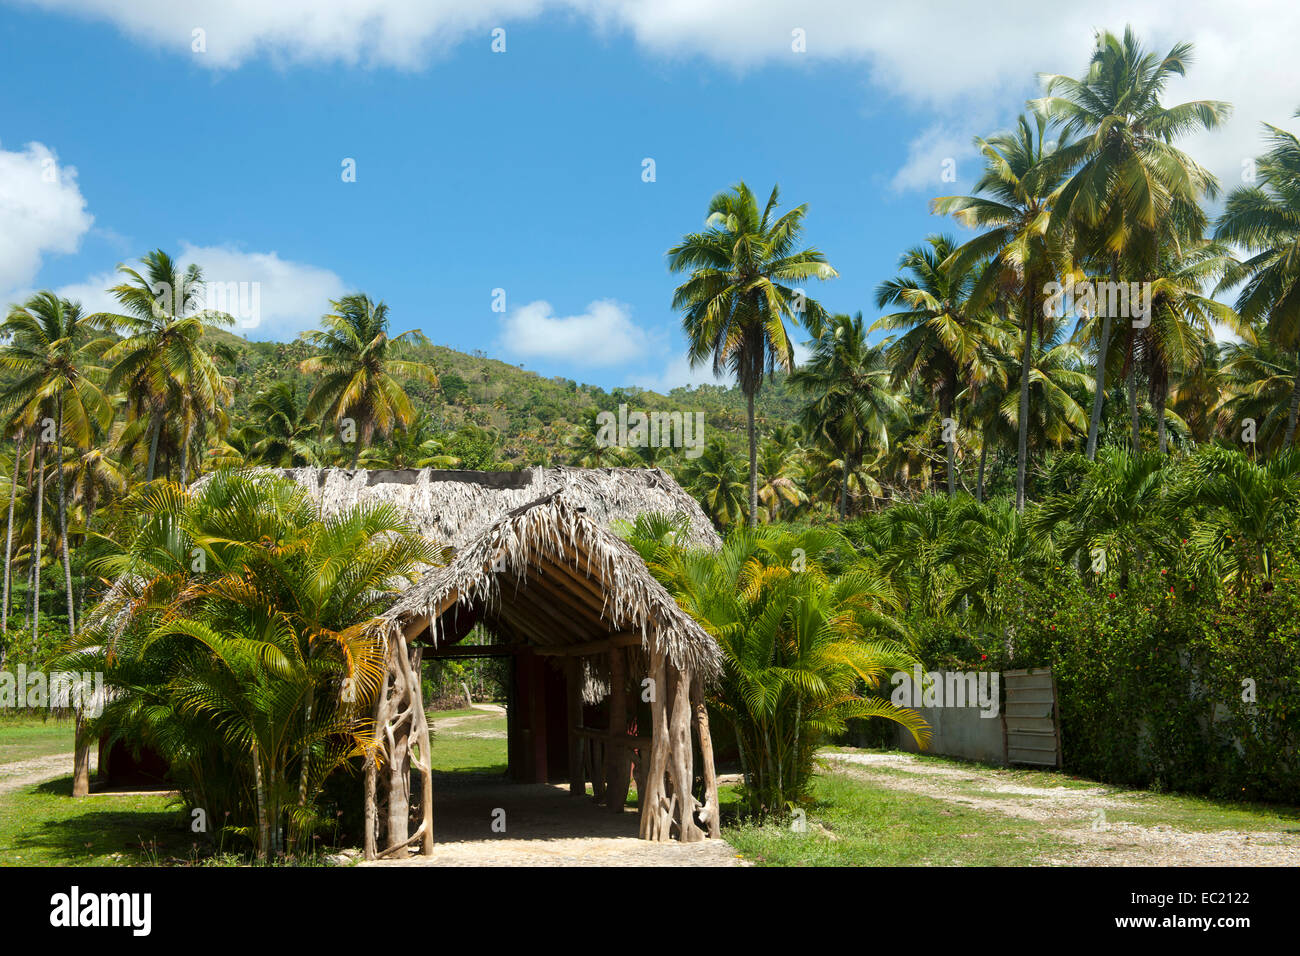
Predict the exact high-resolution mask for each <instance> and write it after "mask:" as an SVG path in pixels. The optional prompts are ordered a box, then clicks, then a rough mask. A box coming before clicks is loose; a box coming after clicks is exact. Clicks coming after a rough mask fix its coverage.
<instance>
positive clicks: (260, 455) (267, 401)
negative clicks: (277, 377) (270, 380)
mask: <svg viewBox="0 0 1300 956" xmlns="http://www.w3.org/2000/svg"><path fill="white" fill-rule="evenodd" d="M248 412H249V415H250V417H251V418H252V419H253V420H254V421H253V423H252V424H251V427H252V429H253V432H252V435H253V436H256V437H254V440H253V444H252V447H251V449H250V451H251V452H252V454H253V456H254V457H255V458H256V460H258V461H260V462H262V463H263V464H266V465H271V466H272V467H277V468H280V467H288V468H292V467H295V466H297V465H314V464H316V461H315V459H314V458H313V455H312V451H313V449H312V447H311V445H310V444H309V442H311V440H312V439H313V438H315V437H316V436H317V434H318V433H319V432H320V425H319V424H317V423H316V422H312V421H308V420H307V418H306V416H305V415H303V414H302V411H301V409H300V408H299V407H298V399H297V396H296V395H295V394H294V387H293V384H292V383H291V382H283V381H282V382H275V383H274V384H272V385H271V386H270V387H269V388H267V389H265V390H264V391H262V392H260V393H259V394H258V396H257V397H256V398H254V399H253V402H252V404H251V405H249V409H248Z"/></svg>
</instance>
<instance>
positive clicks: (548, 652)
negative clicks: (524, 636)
mask: <svg viewBox="0 0 1300 956" xmlns="http://www.w3.org/2000/svg"><path fill="white" fill-rule="evenodd" d="M634 646H635V647H640V646H641V635H640V634H615V635H613V636H612V637H607V638H602V639H601V640H599V641H587V642H586V643H583V644H565V645H563V646H561V647H539V648H537V649H536V650H535V653H537V654H540V655H541V656H543V657H586V656H587V655H588V654H601V653H604V652H605V651H610V650H614V649H617V648H624V647H634Z"/></svg>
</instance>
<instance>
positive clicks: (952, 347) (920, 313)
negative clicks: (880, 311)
mask: <svg viewBox="0 0 1300 956" xmlns="http://www.w3.org/2000/svg"><path fill="white" fill-rule="evenodd" d="M955 251H956V245H955V244H954V242H953V240H952V237H950V236H937V235H936V236H930V237H929V238H928V239H927V240H926V244H925V245H922V246H915V247H913V248H911V249H909V250H907V252H905V253H904V254H903V257H902V259H901V261H900V262H899V268H900V269H902V270H904V272H905V273H907V274H904V275H900V276H897V277H895V278H893V279H888V280H886V281H884V282H882V283H881V284H880V285H879V286H878V287H877V288H876V306H877V308H884V307H885V306H887V305H893V306H902V307H904V311H901V312H894V313H891V314H890V315H884V316H881V317H880V318H879V319H877V320H876V324H875V325H874V326H872V328H873V330H874V329H887V330H889V331H891V332H893V331H901V332H902V335H900V336H899V337H898V338H897V339H891V340H890V343H889V348H888V357H889V361H890V363H891V364H892V365H893V367H894V385H895V387H898V386H901V385H902V384H903V382H905V381H915V382H919V383H921V384H922V385H923V386H924V387H925V388H926V389H927V390H928V391H929V392H930V393H931V394H932V395H933V396H934V398H935V404H936V406H937V407H938V411H939V415H940V417H941V418H942V419H946V420H950V421H953V422H955V419H953V412H954V410H955V408H956V403H957V393H958V392H959V391H961V383H962V381H963V380H967V379H973V380H974V381H982V380H984V379H985V378H987V377H988V376H989V375H990V374H992V371H991V369H989V368H987V367H986V366H985V365H984V363H983V362H982V360H981V351H980V348H979V342H980V335H981V331H982V329H981V326H982V324H983V322H982V320H984V319H985V318H987V316H981V315H980V314H979V313H978V312H977V310H975V309H974V308H972V307H971V305H970V302H969V299H970V294H971V290H972V288H973V287H974V284H975V281H976V277H977V276H976V273H975V272H974V270H973V269H971V268H970V266H971V265H972V263H970V262H969V260H967V259H963V258H956V257H954V256H953V253H954V252H955ZM950 260H951V262H950ZM945 445H946V446H947V463H948V469H947V470H948V494H949V495H955V494H956V493H957V457H956V446H957V443H956V441H945Z"/></svg>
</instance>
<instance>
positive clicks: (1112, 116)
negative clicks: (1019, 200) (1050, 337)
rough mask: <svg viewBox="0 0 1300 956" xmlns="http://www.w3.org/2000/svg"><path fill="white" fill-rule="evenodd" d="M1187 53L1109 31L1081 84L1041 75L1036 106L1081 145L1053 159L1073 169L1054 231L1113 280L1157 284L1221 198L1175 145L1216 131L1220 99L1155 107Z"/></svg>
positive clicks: (1092, 430)
mask: <svg viewBox="0 0 1300 956" xmlns="http://www.w3.org/2000/svg"><path fill="white" fill-rule="evenodd" d="M1191 52H1192V46H1191V44H1190V43H1179V44H1176V45H1175V46H1173V47H1172V48H1171V49H1170V50H1169V52H1168V53H1167V54H1165V56H1164V57H1163V58H1162V57H1160V56H1158V55H1156V54H1154V53H1149V52H1147V51H1146V50H1144V49H1143V47H1142V44H1141V41H1140V40H1139V39H1138V37H1137V35H1136V34H1135V33H1134V32H1133V30H1132V28H1126V29H1125V30H1124V36H1123V37H1122V38H1120V37H1117V36H1115V35H1114V34H1113V33H1110V32H1109V31H1107V32H1104V33H1101V34H1099V35H1098V37H1097V48H1096V50H1095V51H1094V52H1093V54H1092V59H1091V62H1090V64H1089V68H1088V73H1087V75H1086V76H1085V77H1084V78H1083V79H1075V78H1073V77H1069V76H1061V75H1052V76H1047V77H1045V91H1044V92H1045V94H1046V95H1045V96H1044V97H1043V98H1042V99H1039V100H1037V101H1035V103H1034V104H1032V105H1033V107H1034V108H1035V109H1036V110H1038V111H1039V112H1041V113H1043V114H1044V115H1046V116H1047V117H1048V118H1049V119H1051V120H1053V121H1055V122H1058V123H1060V124H1061V129H1062V134H1063V135H1064V136H1067V137H1071V138H1073V137H1080V138H1078V139H1075V141H1074V142H1071V143H1068V144H1067V145H1065V146H1062V147H1061V148H1060V149H1058V150H1057V151H1056V153H1055V156H1054V157H1053V160H1052V166H1053V167H1054V168H1055V169H1058V170H1069V171H1071V176H1070V179H1069V181H1068V182H1067V183H1066V184H1065V186H1064V188H1062V189H1061V191H1060V194H1059V196H1058V197H1057V200H1056V202H1055V204H1054V206H1053V208H1052V212H1051V231H1052V233H1053V235H1054V236H1055V237H1057V238H1058V239H1060V237H1062V236H1064V235H1065V233H1066V232H1067V231H1068V230H1070V229H1073V230H1075V231H1076V235H1077V237H1078V239H1079V242H1080V248H1081V249H1082V255H1081V258H1092V259H1095V260H1097V261H1099V262H1105V263H1106V264H1107V265H1108V266H1109V274H1110V280H1111V281H1112V282H1115V283H1119V282H1120V281H1123V280H1143V279H1150V278H1153V277H1154V276H1153V275H1152V270H1154V269H1155V268H1157V263H1158V262H1159V249H1158V247H1159V245H1160V242H1161V240H1162V237H1163V236H1165V235H1169V234H1172V235H1173V236H1174V237H1177V236H1192V237H1197V238H1198V237H1199V236H1200V235H1201V233H1202V231H1203V229H1204V227H1205V214H1204V212H1203V211H1202V210H1201V208H1200V205H1199V199H1200V198H1201V197H1202V196H1205V197H1207V198H1210V199H1213V198H1214V197H1215V196H1216V195H1217V191H1218V183H1217V180H1216V179H1215V178H1214V176H1213V175H1211V174H1210V173H1209V172H1208V171H1207V170H1205V169H1203V168H1202V167H1201V166H1199V165H1197V164H1196V163H1195V162H1193V161H1192V159H1191V158H1190V157H1188V156H1187V155H1186V154H1185V153H1183V152H1182V151H1181V150H1179V149H1177V148H1176V147H1175V146H1174V145H1173V143H1174V141H1175V140H1176V139H1178V137H1180V136H1183V135H1186V134H1189V133H1194V132H1198V131H1200V130H1212V129H1216V128H1217V127H1218V126H1219V125H1220V123H1222V122H1223V121H1224V120H1225V119H1226V118H1227V116H1228V114H1229V112H1230V107H1229V106H1228V105H1227V104H1226V103H1221V102H1218V101H1216V100H1193V101H1189V102H1186V103H1180V104H1179V105H1177V106H1169V107H1166V106H1164V105H1163V104H1162V103H1161V102H1160V97H1161V95H1162V94H1163V93H1164V90H1165V86H1166V84H1167V83H1168V82H1169V79H1170V77H1172V76H1183V75H1184V74H1185V72H1186V68H1187V64H1188V62H1189V61H1190V59H1191ZM1106 311H1107V313H1108V314H1107V315H1105V316H1104V317H1103V321H1102V327H1101V330H1100V335H1099V338H1098V340H1097V342H1098V346H1097V347H1098V356H1097V368H1096V390H1095V391H1094V393H1093V408H1092V418H1091V420H1090V422H1089V426H1088V445H1087V456H1088V458H1089V459H1091V458H1094V457H1095V456H1096V453H1097V432H1098V428H1099V426H1100V423H1101V410H1102V404H1103V402H1104V401H1105V391H1106V382H1105V376H1106V352H1107V349H1108V346H1109V343H1110V331H1111V321H1112V316H1111V315H1110V314H1109V312H1110V311H1111V310H1109V309H1108V310H1106ZM1133 331H1135V330H1133V329H1130V335H1129V340H1130V343H1131V342H1132V332H1133ZM1130 351H1131V344H1130ZM1128 366H1129V372H1128V382H1127V387H1128V392H1129V405H1130V409H1134V411H1133V413H1132V416H1131V417H1132V418H1133V422H1134V424H1133V429H1134V433H1135V438H1134V441H1135V442H1136V440H1137V439H1136V428H1137V424H1136V422H1137V416H1136V411H1135V407H1136V396H1137V384H1136V364H1135V363H1134V362H1132V361H1129V362H1128Z"/></svg>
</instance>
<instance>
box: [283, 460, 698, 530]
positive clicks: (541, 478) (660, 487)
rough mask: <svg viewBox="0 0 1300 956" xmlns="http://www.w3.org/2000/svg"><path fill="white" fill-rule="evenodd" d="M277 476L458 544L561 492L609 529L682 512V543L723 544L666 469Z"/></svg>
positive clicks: (300, 472) (326, 506)
mask: <svg viewBox="0 0 1300 956" xmlns="http://www.w3.org/2000/svg"><path fill="white" fill-rule="evenodd" d="M278 473H279V474H281V475H283V476H284V477H286V478H290V479H292V480H293V481H295V482H297V483H298V484H300V485H302V486H303V487H304V488H306V489H307V490H308V491H309V492H310V493H311V494H312V495H313V496H314V497H315V498H316V499H317V500H318V501H319V503H320V506H321V509H322V511H323V512H324V513H325V514H326V515H329V514H332V513H334V512H337V511H338V510H340V509H342V508H346V507H349V506H352V505H355V504H358V503H361V502H367V501H387V502H391V503H392V504H394V505H396V506H397V507H399V508H400V509H401V510H402V511H403V512H404V513H405V514H406V515H407V516H408V518H409V519H410V520H411V521H412V522H413V523H414V524H415V527H416V529H417V530H418V531H419V532H420V533H421V534H423V535H425V536H426V537H428V538H432V539H433V540H434V541H436V542H437V543H439V544H443V545H450V546H452V547H454V548H457V549H459V548H460V547H461V546H462V545H463V544H464V543H465V542H468V541H471V540H473V539H474V538H476V537H477V536H479V535H481V534H482V533H483V532H484V531H486V530H487V529H488V528H490V527H491V526H492V525H493V524H495V523H496V522H497V521H499V520H500V519H501V518H503V517H505V516H506V515H507V514H509V513H510V512H512V511H514V510H516V509H518V508H521V507H523V506H525V505H527V504H530V503H531V502H535V501H538V500H540V499H542V498H545V497H548V496H550V495H554V494H556V493H557V492H563V493H564V495H565V497H566V498H567V499H568V501H569V502H570V503H571V504H573V505H574V506H576V507H580V508H583V509H584V510H585V514H586V516H587V518H588V519H590V520H592V521H594V522H595V523H596V524H597V525H599V526H600V527H602V528H609V527H610V525H611V524H612V523H613V522H614V521H616V520H620V519H623V520H627V521H632V520H634V519H635V518H636V517H637V515H640V514H646V513H649V512H660V513H664V514H682V515H685V516H686V518H687V519H688V525H689V539H688V540H687V541H685V542H683V544H687V545H690V546H693V547H701V548H708V549H709V550H717V549H718V548H719V547H720V546H721V540H720V539H719V537H718V534H717V532H716V531H715V530H714V529H713V525H712V523H711V522H710V521H709V519H708V517H707V516H706V515H705V514H704V512H703V510H701V508H700V506H699V504H698V503H697V502H696V501H695V499H694V498H692V497H691V496H690V495H689V494H687V493H686V491H684V490H683V489H682V487H681V486H680V485H678V484H677V482H675V481H674V480H673V479H672V477H671V476H670V475H669V474H668V473H667V472H665V471H663V470H662V469H659V468H529V469H526V470H524V471H513V472H512V471H442V470H437V469H433V468H422V469H407V470H402V471H367V470H365V469H349V468H286V469H281V470H278Z"/></svg>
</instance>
